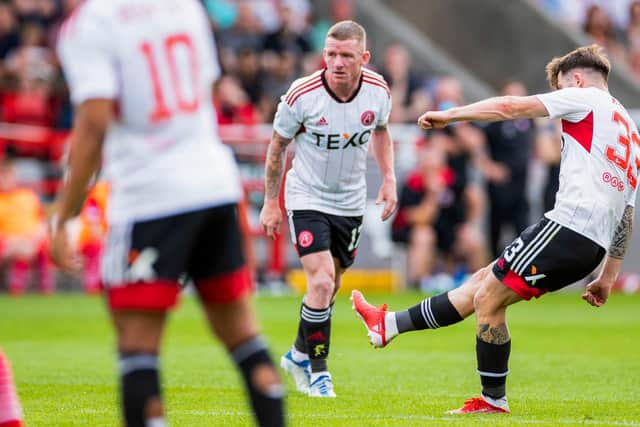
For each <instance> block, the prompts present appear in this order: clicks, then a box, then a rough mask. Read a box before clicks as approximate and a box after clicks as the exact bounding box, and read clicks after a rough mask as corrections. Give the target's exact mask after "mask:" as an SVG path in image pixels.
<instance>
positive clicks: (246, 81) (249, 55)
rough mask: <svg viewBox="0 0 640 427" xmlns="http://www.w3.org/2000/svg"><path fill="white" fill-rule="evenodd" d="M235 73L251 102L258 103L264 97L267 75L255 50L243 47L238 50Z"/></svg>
mask: <svg viewBox="0 0 640 427" xmlns="http://www.w3.org/2000/svg"><path fill="white" fill-rule="evenodd" d="M235 75H236V77H237V78H238V81H239V83H240V85H241V86H242V89H243V90H244V91H245V92H246V94H247V96H248V97H249V100H250V101H251V103H252V104H254V105H257V104H258V103H259V102H260V100H261V99H262V97H263V93H264V80H265V77H266V76H265V73H264V71H263V69H262V67H261V66H260V57H259V56H258V53H257V52H256V51H255V50H252V49H241V50H240V51H239V52H238V63H237V68H236V73H235Z"/></svg>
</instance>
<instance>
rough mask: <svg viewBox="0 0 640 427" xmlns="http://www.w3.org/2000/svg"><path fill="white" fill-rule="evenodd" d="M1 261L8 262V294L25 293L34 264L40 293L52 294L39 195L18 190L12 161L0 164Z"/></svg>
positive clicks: (44, 227) (43, 218)
mask: <svg viewBox="0 0 640 427" xmlns="http://www.w3.org/2000/svg"><path fill="white" fill-rule="evenodd" d="M0 259H2V260H6V261H8V262H9V278H8V282H9V292H10V293H11V294H13V295H20V294H22V293H24V291H25V290H26V288H27V283H28V281H29V268H30V266H31V264H32V263H33V262H35V263H36V264H37V267H38V270H39V273H40V281H39V285H40V290H41V292H42V293H45V294H49V293H52V292H53V291H54V286H55V282H54V274H53V270H52V267H51V264H50V263H49V256H48V241H47V229H46V224H45V216H44V211H43V207H42V203H41V202H40V199H39V198H38V195H37V194H36V193H35V192H34V191H32V190H29V189H26V188H21V187H20V186H19V185H18V182H17V178H16V170H15V165H14V162H13V160H12V159H11V158H10V157H7V158H5V159H4V160H3V161H2V163H0Z"/></svg>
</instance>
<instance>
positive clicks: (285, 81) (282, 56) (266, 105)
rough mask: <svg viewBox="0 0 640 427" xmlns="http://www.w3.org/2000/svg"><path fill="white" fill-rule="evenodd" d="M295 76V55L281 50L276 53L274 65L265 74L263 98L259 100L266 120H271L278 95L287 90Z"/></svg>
mask: <svg viewBox="0 0 640 427" xmlns="http://www.w3.org/2000/svg"><path fill="white" fill-rule="evenodd" d="M295 78H296V57H295V55H294V54H293V53H291V52H288V51H282V52H280V53H279V54H278V60H277V61H276V66H275V67H274V68H273V69H272V70H271V72H270V73H268V74H267V76H266V78H265V82H264V88H265V91H264V97H265V98H264V100H263V102H261V107H262V109H263V111H262V112H263V116H264V118H265V119H266V121H267V122H270V121H271V120H273V117H274V115H275V110H276V106H277V103H278V100H279V99H280V96H281V95H282V94H283V93H286V92H287V89H289V86H290V85H291V83H292V82H293V81H294V80H295Z"/></svg>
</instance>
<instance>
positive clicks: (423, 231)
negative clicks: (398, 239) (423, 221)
mask: <svg viewBox="0 0 640 427" xmlns="http://www.w3.org/2000/svg"><path fill="white" fill-rule="evenodd" d="M409 243H410V245H411V246H412V247H415V248H419V250H425V249H429V248H431V247H432V246H433V245H434V244H435V243H436V235H435V233H434V232H433V229H432V228H431V227H429V226H426V225H422V226H416V227H414V228H412V230H411V235H410V237H409Z"/></svg>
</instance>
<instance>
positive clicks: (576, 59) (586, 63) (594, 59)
mask: <svg viewBox="0 0 640 427" xmlns="http://www.w3.org/2000/svg"><path fill="white" fill-rule="evenodd" d="M574 68H589V69H591V70H594V71H597V72H598V73H600V75H602V77H603V78H604V81H605V82H606V81H607V80H608V79H609V73H610V72H611V62H609V58H607V55H606V54H605V53H604V49H603V48H602V46H598V45H597V44H592V45H591V46H582V47H579V48H577V49H575V50H572V51H571V52H569V53H567V54H566V55H564V56H560V57H555V58H553V59H552V60H551V61H549V63H548V64H547V66H546V67H545V70H546V72H547V81H548V82H549V86H551V89H558V74H560V73H561V72H562V73H566V72H568V71H570V70H573V69H574Z"/></svg>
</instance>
